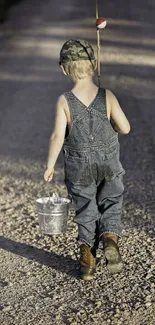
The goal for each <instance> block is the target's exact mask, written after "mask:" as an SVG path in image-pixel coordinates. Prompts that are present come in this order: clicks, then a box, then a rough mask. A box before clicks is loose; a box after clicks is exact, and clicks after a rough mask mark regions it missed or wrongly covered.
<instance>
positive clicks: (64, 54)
mask: <svg viewBox="0 0 155 325" xmlns="http://www.w3.org/2000/svg"><path fill="white" fill-rule="evenodd" d="M78 60H90V61H91V60H95V55H94V50H93V48H92V46H91V45H90V44H89V43H88V42H87V41H85V40H80V39H77V40H69V41H67V42H66V43H65V44H64V45H63V47H62V49H61V51H60V61H59V63H60V64H61V63H65V62H68V61H78Z"/></svg>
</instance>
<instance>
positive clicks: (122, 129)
mask: <svg viewBox="0 0 155 325" xmlns="http://www.w3.org/2000/svg"><path fill="white" fill-rule="evenodd" d="M106 95H107V102H108V105H107V110H108V112H107V113H108V114H109V117H110V118H112V120H113V121H114V126H113V128H114V130H115V131H116V132H118V133H122V134H127V133H129V132H130V124H129V121H128V119H127V118H126V116H125V114H124V112H123V111H122V109H121V107H120V105H119V102H118V100H117V98H116V97H115V95H114V94H113V93H112V92H111V91H109V90H107V91H106Z"/></svg>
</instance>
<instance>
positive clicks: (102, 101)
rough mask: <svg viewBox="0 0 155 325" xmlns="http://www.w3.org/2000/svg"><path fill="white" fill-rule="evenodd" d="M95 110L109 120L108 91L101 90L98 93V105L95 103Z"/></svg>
mask: <svg viewBox="0 0 155 325" xmlns="http://www.w3.org/2000/svg"><path fill="white" fill-rule="evenodd" d="M94 109H95V110H97V111H98V112H100V113H102V114H103V115H104V117H105V118H107V103H106V89H105V88H100V91H99V93H98V96H97V99H96V103H95V107H94Z"/></svg>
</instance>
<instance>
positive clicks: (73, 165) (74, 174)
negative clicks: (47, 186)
mask: <svg viewBox="0 0 155 325" xmlns="http://www.w3.org/2000/svg"><path fill="white" fill-rule="evenodd" d="M64 171H65V180H66V181H68V182H71V183H72V184H79V185H88V184H89V183H90V179H91V175H90V169H89V164H88V162H87V160H86V158H85V157H79V155H78V154H77V153H74V154H71V155H70V154H68V155H64Z"/></svg>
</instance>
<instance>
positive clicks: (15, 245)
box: [0, 236, 79, 278]
mask: <svg viewBox="0 0 155 325" xmlns="http://www.w3.org/2000/svg"><path fill="white" fill-rule="evenodd" d="M0 248H2V249H5V250H6V251H8V252H11V253H13V254H16V255H20V256H23V257H26V258H27V259H29V260H32V261H35V262H38V263H39V264H41V265H46V266H48V267H51V268H52V269H55V270H57V271H60V272H63V273H66V274H68V275H69V276H72V277H75V278H79V264H78V261H77V260H73V259H72V258H71V257H70V256H63V255H57V254H56V253H54V252H50V253H49V252H46V251H44V250H43V249H39V248H36V247H34V246H31V245H27V244H24V243H19V242H16V241H14V240H12V239H8V238H5V237H3V236H1V237H0Z"/></svg>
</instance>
